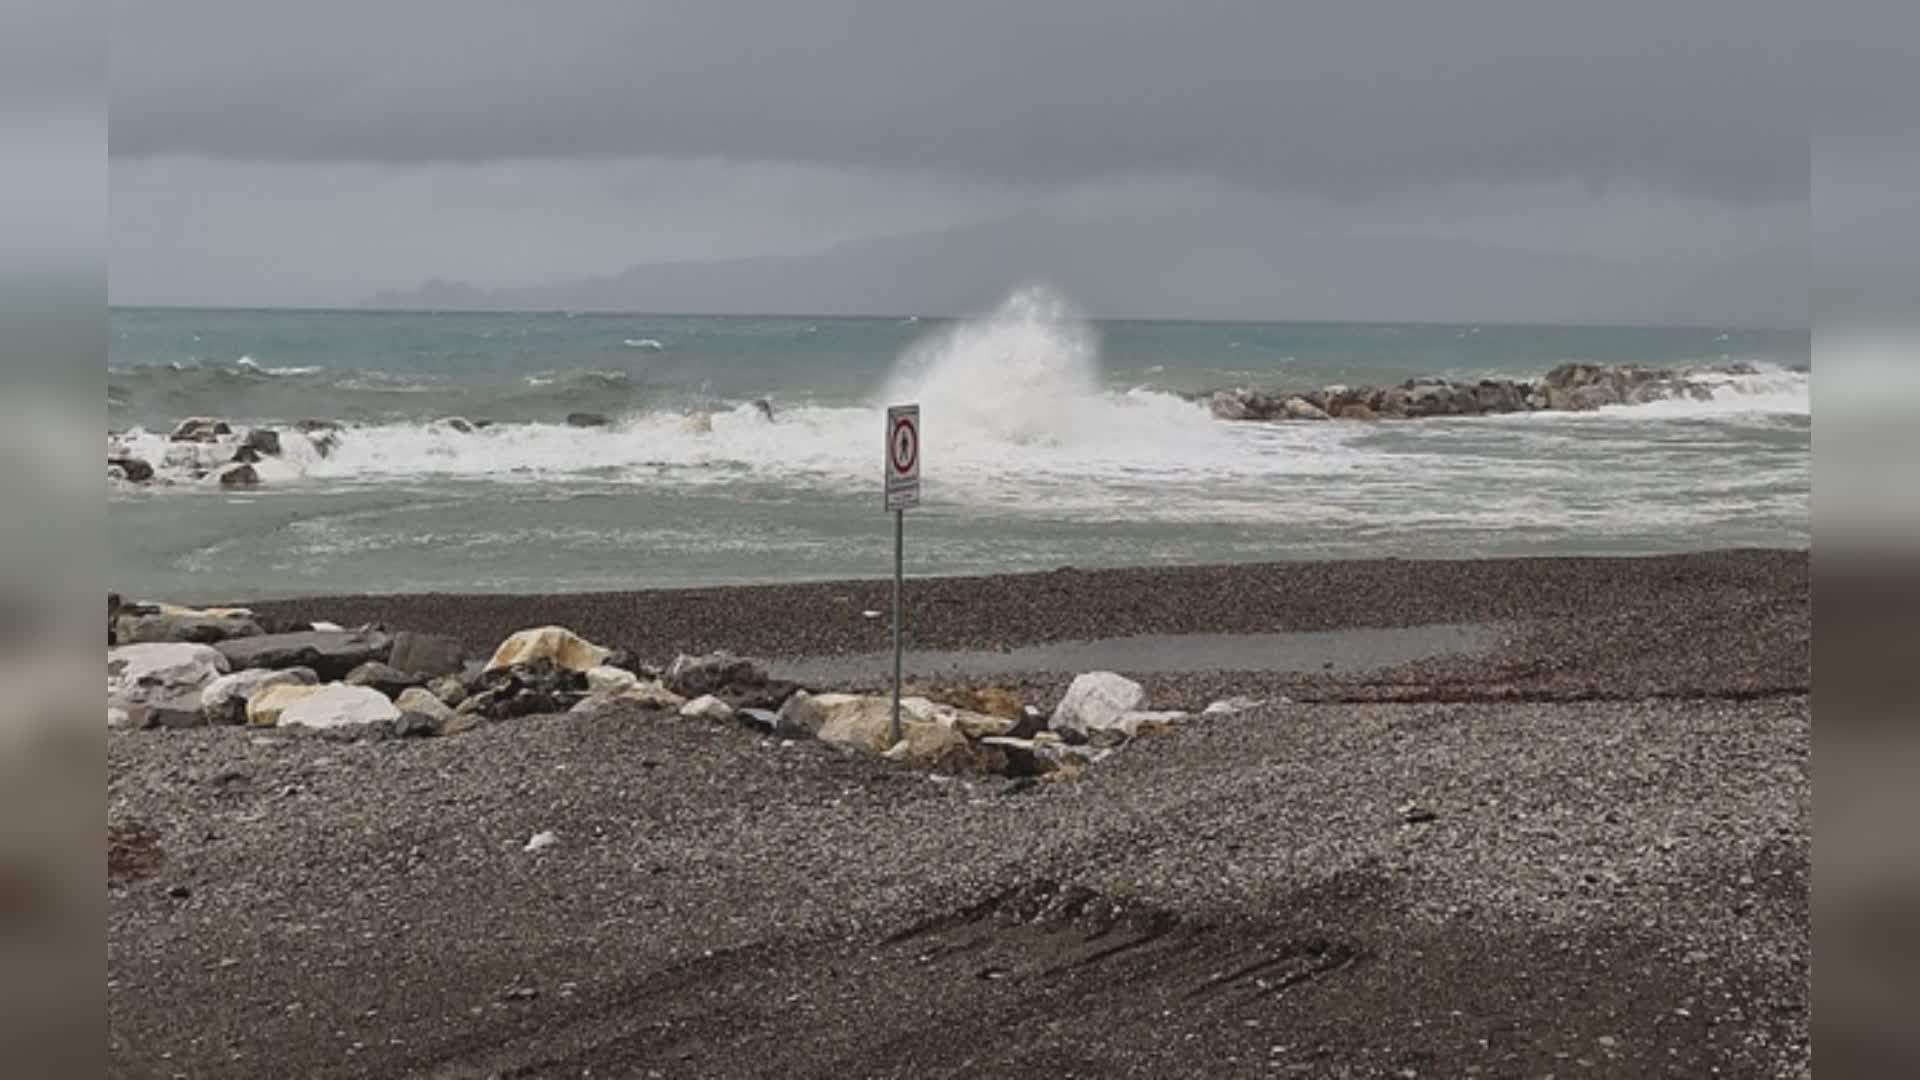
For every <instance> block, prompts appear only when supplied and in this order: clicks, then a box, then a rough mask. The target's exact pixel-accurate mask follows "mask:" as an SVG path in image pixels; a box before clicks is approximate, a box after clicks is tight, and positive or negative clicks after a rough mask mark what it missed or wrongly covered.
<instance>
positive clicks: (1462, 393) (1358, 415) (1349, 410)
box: [1201, 363, 1758, 420]
mask: <svg viewBox="0 0 1920 1080" xmlns="http://www.w3.org/2000/svg"><path fill="white" fill-rule="evenodd" d="M1757 373H1758V369H1756V368H1754V367H1753V366H1752V365H1748V364H1729V365H1723V366H1720V367H1715V368H1711V369H1707V368H1686V369H1674V368H1650V367H1642V366H1640V365H1638V364H1589V363H1567V364H1561V365H1560V366H1558V367H1556V368H1554V369H1553V370H1552V371H1549V372H1547V373H1546V375H1544V376H1542V377H1541V378H1538V379H1480V380H1477V381H1467V380H1454V379H1439V378H1418V379H1408V380H1407V381H1405V382H1403V383H1400V384H1398V385H1395V386H1326V387H1321V388H1320V389H1317V390H1306V391H1302V392H1299V393H1283V392H1276V393H1270V392H1267V391H1263V390H1250V389H1246V388H1239V389H1233V390H1216V391H1214V392H1213V393H1211V394H1205V395H1202V396H1201V400H1203V401H1205V402H1206V403H1207V407H1208V408H1209V409H1210V410H1211V411H1212V412H1213V415H1214V416H1215V418H1217V419H1220V420H1412V419H1419V418H1422V417H1431V416H1484V415H1488V414H1496V413H1517V412H1537V411H1542V410H1548V411H1556V412H1586V411H1590V410H1593V409H1598V408H1600V407H1602V406H1606V405H1642V404H1645V403H1647V402H1651V401H1666V400H1669V399H1674V398H1684V399H1692V400H1696V401H1704V400H1706V399H1708V398H1711V397H1712V396H1713V384H1714V382H1715V381H1716V379H1715V377H1719V378H1724V377H1725V376H1728V375H1753V374H1757Z"/></svg>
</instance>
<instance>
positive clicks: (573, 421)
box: [567, 412, 612, 427]
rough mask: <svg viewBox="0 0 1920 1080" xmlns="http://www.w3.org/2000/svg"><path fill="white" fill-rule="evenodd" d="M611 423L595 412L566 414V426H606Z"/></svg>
mask: <svg viewBox="0 0 1920 1080" xmlns="http://www.w3.org/2000/svg"><path fill="white" fill-rule="evenodd" d="M610 423H612V421H611V420H608V419H607V418H606V417H604V416H602V415H600V414H599V413H597V412H572V413H568V414H567V426H568V427H606V426H607V425H608V424H610Z"/></svg>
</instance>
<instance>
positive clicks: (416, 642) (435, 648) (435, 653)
mask: <svg viewBox="0 0 1920 1080" xmlns="http://www.w3.org/2000/svg"><path fill="white" fill-rule="evenodd" d="M466 660H467V647H466V646H465V645H463V644H461V642H460V639H459V638H456V637H449V636H447V635H445V634H419V633H415V632H414V631H412V630H401V631H398V632H397V633H395V634H394V635H393V651H392V653H391V654H390V655H389V656H388V657H387V663H389V664H392V665H393V666H394V667H395V668H397V669H399V670H401V671H406V672H414V673H417V674H420V675H425V676H427V677H429V678H434V677H438V676H441V675H457V674H459V672H460V669H461V668H462V667H463V666H464V665H465V664H466Z"/></svg>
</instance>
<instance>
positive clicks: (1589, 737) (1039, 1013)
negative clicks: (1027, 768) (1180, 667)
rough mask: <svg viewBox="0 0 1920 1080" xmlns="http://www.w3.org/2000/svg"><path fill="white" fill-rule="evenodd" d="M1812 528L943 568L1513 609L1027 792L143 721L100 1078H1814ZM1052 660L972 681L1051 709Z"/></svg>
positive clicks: (1166, 628)
mask: <svg viewBox="0 0 1920 1080" xmlns="http://www.w3.org/2000/svg"><path fill="white" fill-rule="evenodd" d="M1807 564H1808V558H1807V555H1806V553H1804V552H1743V553H1713V554H1705V555H1698V556H1685V557H1677V558H1662V559H1647V560H1603V559H1595V560H1539V561H1526V560H1520V561H1505V562H1487V563H1399V562H1377V563H1345V564H1341V563H1332V564H1311V565H1297V566H1273V567H1216V568H1190V569H1178V570H1158V569H1149V570H1128V571H1102V572H1097V573H1081V572H1072V573H1067V574H1048V575H1030V576H1025V577H1008V578H995V579H984V580H982V579H975V580H971V581H959V580H952V581H940V582H921V583H916V585H915V590H916V592H915V595H916V596H917V598H918V599H919V603H920V605H921V606H920V607H919V609H918V610H919V611H920V612H921V613H922V619H923V621H922V622H919V623H918V624H917V625H919V626H920V627H921V628H922V629H921V630H920V632H919V634H918V635H917V636H916V643H917V644H919V645H920V646H922V647H929V648H945V649H981V648H991V649H999V648H1017V647H1020V646H1023V645H1032V644H1035V643H1041V642H1064V641H1075V640H1094V639H1100V638H1109V637H1127V636H1132V635H1138V634H1168V633H1173V634H1179V633H1230V634H1245V633H1273V632H1284V631H1295V630H1313V631H1332V630H1341V629H1350V628H1355V627H1376V628H1378V627H1418V626H1427V625H1434V624H1475V625H1488V626H1498V627H1499V628H1500V629H1499V631H1498V635H1499V640H1498V641H1497V642H1495V643H1493V644H1492V645H1491V647H1490V648H1489V649H1488V650H1487V651H1485V652H1482V653H1477V654H1474V653H1451V652H1450V653H1443V654H1441V655H1436V656H1432V657H1428V658H1427V659H1423V660H1419V661H1416V662H1414V663H1411V664H1404V665H1400V666H1397V667H1393V668H1388V669H1384V670H1334V671H1326V670H1322V671H1319V672H1310V671H1306V672H1303V671H1278V672H1275V671H1268V672H1245V671H1223V672H1211V671H1187V672H1175V673H1165V674H1162V675H1157V676H1153V677H1151V678H1149V679H1147V680H1146V681H1147V682H1148V684H1149V687H1150V689H1151V690H1152V692H1153V694H1154V704H1156V705H1161V704H1192V703H1197V702H1200V701H1201V700H1202V699H1205V698H1208V697H1211V696H1222V695H1224V694H1227V693H1234V692H1241V691H1252V692H1255V693H1265V694H1269V695H1270V694H1272V693H1275V692H1285V693H1288V694H1289V695H1291V696H1292V697H1293V699H1294V700H1293V703H1289V704H1281V703H1274V704H1270V705H1268V706H1266V707H1264V708H1262V709H1259V710H1256V711H1254V712H1251V713H1247V714H1244V715H1241V716H1239V717H1235V718H1231V719H1224V720H1217V721H1213V720H1210V721H1206V722H1204V723H1195V724H1191V725H1187V726H1182V727H1178V728H1175V729H1174V730H1172V731H1169V732H1167V733H1164V734H1161V735H1158V736H1155V737H1153V738H1151V739H1144V740H1141V741H1138V742H1136V743H1135V744H1134V745H1132V746H1129V747H1128V748H1126V749H1125V750H1124V751H1122V752H1120V753H1119V754H1117V755H1115V756H1114V757H1112V758H1111V759H1109V760H1107V761H1105V762H1101V763H1099V764H1097V765H1095V766H1092V767H1090V768H1088V769H1086V770H1085V771H1084V772H1082V773H1081V774H1079V775H1078V776H1077V777H1074V778H1072V779H1068V780H1060V781H1053V782H1046V783H1040V784H1031V783H1028V784H1021V783H1017V782H1010V781H1007V780H1004V779H1002V778H999V777H989V776H961V777H943V776H930V775H928V774H927V773H925V772H924V771H923V770H917V769H914V768H912V767H909V766H906V765H899V764H894V763H891V762H887V761H884V760H880V759H875V758H871V757H866V756H859V755H853V754H850V753H846V752H842V751H839V750H836V749H834V748H832V747H829V746H825V745H822V744H818V743H811V742H804V743H798V744H792V745H782V744H781V743H779V742H775V741H772V740H766V739H756V738H754V737H752V736H750V735H748V734H746V733H745V732H744V731H743V730H741V729H738V728H734V727H730V726H729V727H718V728H716V727H708V726H704V725H695V724H689V723H687V722H684V721H678V720H676V719H670V718H665V717H657V716H651V715H648V714H645V713H639V712H635V713H631V714H627V715H617V716H612V717H602V718H599V719H593V720H589V719H586V718H582V717H534V718H526V719H523V720H516V721H510V722H503V723H498V724H493V725H489V726H487V727H484V728H482V729H480V730H478V731H475V732H472V733H469V734H467V735H462V736H457V737H451V738H442V739H428V740H417V741H415V740H408V741H394V742H357V743H343V742H337V741H333V740H328V739H324V738H317V737H306V738H301V737H289V736H284V735H278V734H276V735H271V736H260V735H257V734H255V733H251V732H246V731H240V730H234V729H217V728H216V729H200V730H192V731H181V732H114V733H111V734H110V736H109V750H108V761H109V782H108V815H109V823H110V826H112V827H114V828H116V829H118V830H119V831H118V833H116V838H117V839H118V841H119V843H120V848H119V851H120V858H119V866H120V869H121V873H120V875H119V876H118V877H117V878H116V879H114V880H112V881H111V882H110V886H109V917H108V979H109V982H108V1027H109V1053H110V1074H111V1075H124V1076H146V1075H172V1074H175V1073H186V1074H190V1075H196V1076H258V1075H267V1074H273V1075H301V1076H399V1075H420V1076H434V1077H469V1076H471V1077H485V1076H580V1075H585V1074H587V1073H588V1071H589V1070H590V1071H591V1075H596V1076H629V1075H631V1076H647V1075H660V1076H765V1075H781V1076H802V1077H807V1076H814V1077H844V1076H915V1077H918V1076H1046V1077H1064V1076H1102V1077H1104V1076H1125V1075H1133V1076H1227V1075H1248V1076H1253V1075H1258V1076H1404V1075H1408V1074H1409V1072H1411V1074H1412V1075H1416V1076H1464V1075H1473V1074H1477V1075H1486V1076H1540V1075H1545V1074H1548V1073H1552V1074H1554V1075H1559V1076H1570V1075H1592V1076H1644V1075H1652V1074H1679V1075H1698V1074H1704V1073H1707V1072H1709V1071H1711V1070H1713V1069H1715V1068H1718V1069H1719V1071H1720V1072H1722V1073H1723V1074H1727V1075H1742V1076H1795V1075H1800V1074H1801V1073H1802V1072H1803V1071H1804V1069H1805V1068H1806V1067H1807V1063H1808V1062H1809V1060H1810V1051H1809V1048H1808V1043H1807V982H1806V980H1807V969H1808V959H1809V947H1808V914H1807V900H1806V883H1807V876H1808V859H1809V843H1810V841H1809V835H1810V805H1811V780H1810V775H1809V767H1808V749H1809V729H1810V724H1811V716H1810V705H1809V700H1808V697H1807V692H1808V689H1809V685H1810V679H1809V674H1808V660H1807V647H1808V642H1809V639H1810V629H1811V620H1810V602H1809V598H1808V595H1807ZM885 596H886V591H885V585H884V583H878V582H876V583H849V584H825V585H807V586H777V587H769V588H766V589H727V590H701V591H699V592H697V593H688V594H675V593H634V594H618V595H611V594H600V595H594V596H587V597H568V596H549V597H528V598H500V597H385V598H354V599H337V600H314V601H299V602H288V603H284V604H275V605H266V606H264V607H263V610H266V609H269V608H270V609H271V610H273V611H274V612H275V613H277V614H282V615H288V616H293V615H300V616H302V617H307V618H330V619H334V620H335V621H340V622H343V623H354V622H360V621H370V620H380V621H383V622H386V623H387V624H389V625H390V626H393V627H396V628H414V629H423V630H437V631H442V632H453V633H458V634H460V635H461V636H462V637H463V638H465V639H466V640H467V642H468V644H469V646H470V647H471V648H473V649H474V650H476V651H479V650H483V649H485V648H487V647H490V646H491V644H492V643H493V642H494V641H495V640H497V639H498V637H500V636H504V634H505V633H506V632H508V631H510V630H513V629H517V628H519V627H521V626H524V625H528V624H531V623H539V622H548V621H552V622H561V623H565V624H567V625H569V626H572V627H573V628H575V629H576V630H579V631H580V632H582V633H585V634H587V635H588V636H589V637H593V638H595V639H596V640H601V641H604V642H606V643H609V644H619V645H624V646H626V647H629V648H633V649H635V650H636V652H638V653H639V654H640V655H641V656H642V657H643V658H647V659H653V660H656V661H657V660H659V659H662V658H664V657H665V656H668V655H670V654H671V653H672V652H673V651H676V650H680V649H685V650H688V651H694V650H698V649H705V648H711V647H717V646H726V647H731V648H735V649H737V650H740V651H748V652H757V653H761V654H763V655H769V656H774V657H800V656H823V655H824V656H832V655H847V654H857V653H864V652H873V651H877V650H878V649H879V648H880V647H882V646H883V645H884V643H885V638H884V634H885V629H884V626H883V625H882V626H874V625H872V623H873V620H868V619H865V618H864V617H863V616H862V615H861V614H860V613H861V611H862V610H864V609H867V608H884V604H883V603H879V602H876V601H883V600H884V598H885ZM876 638H877V640H876ZM1064 677H1065V675H1064V673H1051V672H1034V673H1026V674H1023V675H1021V676H1018V677H1014V678H1012V679H1008V678H1006V677H1002V676H982V678H983V679H986V680H987V681H994V682H997V683H1000V684H1002V685H1006V684H1008V683H1009V682H1011V683H1012V684H1013V685H1015V686H1017V687H1019V688H1020V689H1022V690H1023V691H1024V692H1025V693H1026V694H1027V695H1028V696H1029V700H1038V703H1040V704H1043V705H1044V704H1050V700H1048V699H1044V697H1043V695H1045V694H1048V693H1053V692H1057V689H1056V688H1057V687H1058V686H1059V685H1061V684H1062V683H1063V681H1064ZM542 830H552V831H553V832H555V833H556V834H557V835H558V837H559V842H558V843H557V844H556V845H555V846H553V847H551V848H549V849H547V850H545V851H541V852H537V853H529V852H526V851H524V850H523V848H524V846H525V845H526V842H527V840H528V838H529V837H530V836H531V835H532V834H534V833H535V832H538V831H542ZM112 869H113V868H112V866H111V865H110V871H111V870H112Z"/></svg>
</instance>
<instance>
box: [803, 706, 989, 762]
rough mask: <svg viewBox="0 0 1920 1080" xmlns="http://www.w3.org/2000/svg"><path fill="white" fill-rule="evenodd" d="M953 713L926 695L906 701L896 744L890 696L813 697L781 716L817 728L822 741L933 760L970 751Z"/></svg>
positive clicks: (901, 711)
mask: <svg viewBox="0 0 1920 1080" xmlns="http://www.w3.org/2000/svg"><path fill="white" fill-rule="evenodd" d="M795 696H796V697H797V696H798V695H795ZM789 701H790V702H791V699H789ZM955 711H956V710H953V709H951V708H947V707H945V706H937V705H935V704H934V703H933V702H931V701H928V700H927V699H926V698H922V697H910V698H902V699H901V700H900V740H899V743H898V744H896V743H895V741H894V738H893V699H892V698H891V697H880V696H878V695H867V694H814V695H811V696H810V697H808V698H807V699H806V700H805V701H804V702H803V703H802V704H800V705H798V706H795V707H794V709H793V710H792V712H791V713H789V712H788V710H786V709H782V710H781V714H782V715H783V716H790V717H791V718H792V719H793V720H795V721H796V722H798V723H801V724H804V725H806V726H808V727H811V728H813V731H814V734H815V735H816V736H818V737H819V739H820V740H821V741H822V742H830V743H836V744H838V745H841V746H853V747H858V748H859V749H862V750H868V751H871V752H873V753H876V754H884V753H888V752H889V751H892V752H893V753H894V754H895V756H903V757H913V758H933V757H938V756H940V755H942V754H944V753H946V752H948V751H951V750H965V749H966V747H967V737H966V736H965V735H963V734H961V732H960V730H959V727H958V725H957V724H956V723H955V719H954V717H953V715H952V714H953V713H954V712H955ZM816 720H817V721H818V724H817V726H816V725H815V723H814V721H816Z"/></svg>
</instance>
